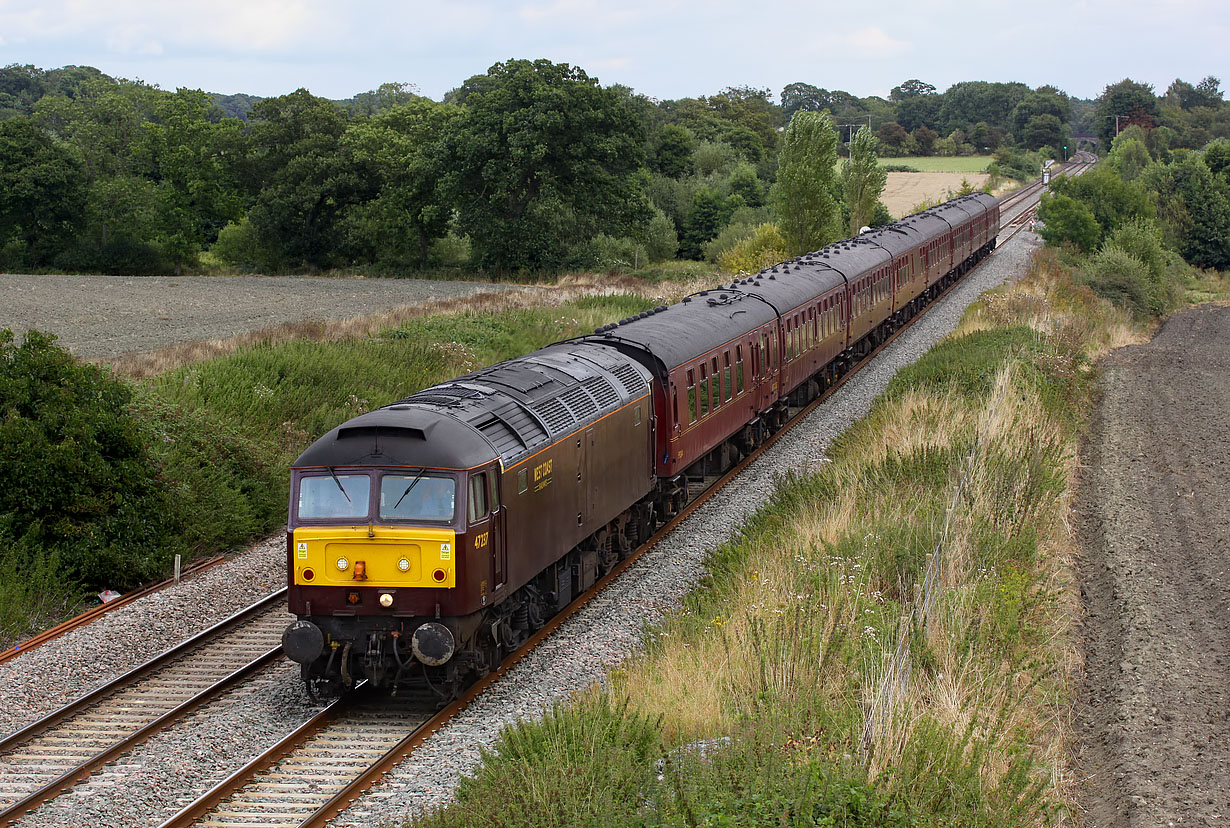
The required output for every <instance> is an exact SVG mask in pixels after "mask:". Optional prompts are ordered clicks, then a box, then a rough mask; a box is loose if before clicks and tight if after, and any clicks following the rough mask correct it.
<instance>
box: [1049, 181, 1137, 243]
mask: <svg viewBox="0 0 1230 828" xmlns="http://www.w3.org/2000/svg"><path fill="white" fill-rule="evenodd" d="M1112 166H1113V165H1111V164H1097V165H1096V166H1094V168H1093V169H1091V170H1089V171H1088V172H1086V173H1085V174H1084V175H1079V176H1075V177H1073V176H1061V177H1060V178H1058V179H1053V180H1052V181H1051V189H1052V190H1053V191H1054V192H1056V193H1062V194H1064V195H1066V196H1069V197H1071V198H1074V199H1076V200H1077V201H1079V202H1081V203H1082V204H1084V206H1085V207H1087V208H1088V209H1089V211H1090V212H1091V213H1093V217H1094V218H1095V219H1097V222H1098V226H1099V227H1100V228H1101V232H1102V233H1103V234H1106V233H1110V232H1112V231H1113V230H1114V229H1115V228H1116V227H1118V226H1119V225H1121V224H1123V223H1124V222H1126V221H1129V220H1131V219H1148V218H1151V217H1152V216H1153V213H1154V205H1153V201H1152V200H1151V199H1150V197H1149V194H1148V192H1147V191H1146V190H1145V188H1144V187H1143V186H1142V185H1141V183H1140V182H1139V181H1124V180H1123V178H1122V177H1120V175H1119V173H1118V172H1116V171H1115V170H1114V169H1113V168H1112ZM1099 241H1100V239H1099Z"/></svg>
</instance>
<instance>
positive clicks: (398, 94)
mask: <svg viewBox="0 0 1230 828" xmlns="http://www.w3.org/2000/svg"><path fill="white" fill-rule="evenodd" d="M421 97H422V96H421V95H420V94H419V88H418V87H417V86H415V85H414V84H412V83H382V84H380V85H379V86H378V87H376V88H375V89H373V90H372V91H370V92H360V93H359V94H358V95H355V96H354V98H352V99H351V100H350V101H347V102H345V103H347V104H348V105H347V109H349V110H350V114H351V115H357V116H361V117H367V118H370V117H371V116H373V115H379V114H380V113H381V112H388V111H389V110H390V109H393V108H394V107H398V106H405V105H406V104H408V103H411V102H412V101H414V100H416V99H418V98H421Z"/></svg>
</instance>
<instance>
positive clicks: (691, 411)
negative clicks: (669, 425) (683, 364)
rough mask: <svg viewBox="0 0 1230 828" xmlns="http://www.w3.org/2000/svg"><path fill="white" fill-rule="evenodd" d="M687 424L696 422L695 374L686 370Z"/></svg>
mask: <svg viewBox="0 0 1230 828" xmlns="http://www.w3.org/2000/svg"><path fill="white" fill-rule="evenodd" d="M688 415H689V417H691V419H689V420H688V423H689V424H690V423H694V422H696V374H695V372H693V371H692V370H690V369H689V370H688Z"/></svg>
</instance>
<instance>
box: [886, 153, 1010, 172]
mask: <svg viewBox="0 0 1230 828" xmlns="http://www.w3.org/2000/svg"><path fill="white" fill-rule="evenodd" d="M993 160H994V159H993V158H992V157H991V156H989V155H965V156H957V155H954V156H943V155H921V156H905V157H904V158H881V159H880V166H882V167H883V166H887V165H889V164H900V165H902V166H906V167H913V168H914V169H916V170H918V171H919V172H963V173H980V172H986V169H987V164H990V163H991V162H992V161H993Z"/></svg>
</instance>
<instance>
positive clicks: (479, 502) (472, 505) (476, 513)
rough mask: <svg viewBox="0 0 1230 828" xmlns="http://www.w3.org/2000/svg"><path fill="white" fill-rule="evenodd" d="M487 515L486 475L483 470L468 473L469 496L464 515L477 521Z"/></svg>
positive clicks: (473, 521) (472, 521)
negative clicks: (476, 472)
mask: <svg viewBox="0 0 1230 828" xmlns="http://www.w3.org/2000/svg"><path fill="white" fill-rule="evenodd" d="M486 516H487V475H486V473H484V472H479V473H478V474H472V475H470V498H469V500H468V502H467V503H466V517H467V518H468V519H469V521H470V523H477V522H478V521H480V520H482V519H483V518H485V517H486Z"/></svg>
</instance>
